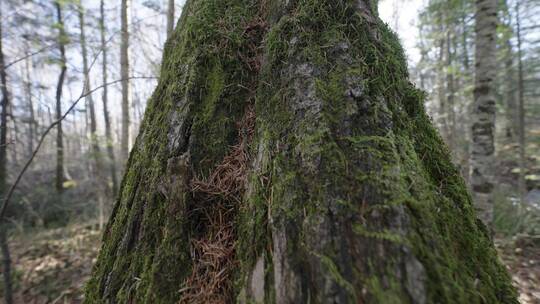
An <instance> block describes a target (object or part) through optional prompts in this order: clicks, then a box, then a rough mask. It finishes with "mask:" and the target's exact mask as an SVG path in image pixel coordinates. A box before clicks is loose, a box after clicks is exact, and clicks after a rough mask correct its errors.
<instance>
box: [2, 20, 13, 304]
mask: <svg viewBox="0 0 540 304" xmlns="http://www.w3.org/2000/svg"><path fill="white" fill-rule="evenodd" d="M1 18H2V12H1V9H0V19H1ZM3 37H4V36H3V32H2V24H1V22H0V85H1V91H2V103H1V108H0V111H2V113H1V114H0V198H2V200H3V198H4V196H5V195H6V193H7V145H8V143H7V131H8V126H7V122H8V115H7V114H8V106H9V104H10V100H9V99H10V95H9V91H8V86H7V73H6V69H5V60H4V48H3ZM3 222H4V219H0V250H1V251H2V276H3V279H4V285H3V294H4V301H5V303H6V304H12V303H13V292H12V286H11V285H12V281H11V257H10V254H9V247H8V242H7V231H6V230H7V225H5V224H4V223H3Z"/></svg>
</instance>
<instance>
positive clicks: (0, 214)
mask: <svg viewBox="0 0 540 304" xmlns="http://www.w3.org/2000/svg"><path fill="white" fill-rule="evenodd" d="M156 78H157V77H153V76H135V77H129V78H128V79H156ZM123 80H124V79H117V80H115V81H111V82H108V83H106V84H102V85H100V86H98V87H96V88H94V89H92V90H88V91H83V93H81V95H80V96H79V97H78V98H77V99H76V100H75V101H74V102H73V103H72V104H71V106H70V107H69V108H68V109H67V111H66V112H65V113H64V114H63V115H62V117H60V119H58V120H56V121H54V122H53V123H52V124H50V125H49V126H48V127H47V129H45V132H43V134H42V135H41V138H40V139H39V142H38V144H37V146H36V148H35V149H34V151H33V152H32V155H31V156H30V158H29V159H28V160H27V161H26V163H25V164H24V167H23V168H22V169H21V171H20V172H19V174H18V175H17V178H16V179H15V182H14V183H13V184H12V185H11V187H10V188H9V191H8V193H7V196H6V197H5V199H4V201H3V203H2V209H1V211H0V223H1V222H2V221H3V219H4V215H5V213H6V209H7V206H8V204H9V202H10V200H11V197H12V196H13V193H14V192H15V189H16V188H17V185H18V184H19V182H20V181H21V179H22V177H23V175H24V173H25V172H26V170H28V167H30V165H31V164H32V161H33V160H34V158H35V157H36V155H37V154H38V152H39V149H40V148H41V145H42V144H43V142H44V141H45V137H47V135H48V134H49V132H50V131H51V130H52V129H53V128H54V127H55V126H56V125H58V124H59V123H60V122H61V121H63V120H64V119H65V118H66V117H67V116H68V115H69V113H71V111H73V109H74V108H75V107H76V106H77V104H78V103H79V101H81V100H82V99H84V98H85V97H87V96H89V95H91V94H93V93H94V92H96V91H98V90H101V89H102V88H104V87H105V86H109V85H113V84H115V83H119V82H121V81H123Z"/></svg>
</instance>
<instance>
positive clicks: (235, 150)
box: [180, 106, 255, 304]
mask: <svg viewBox="0 0 540 304" xmlns="http://www.w3.org/2000/svg"><path fill="white" fill-rule="evenodd" d="M254 130H255V112H254V110H253V107H252V106H248V107H247V109H246V111H245V114H244V117H243V118H242V120H241V121H240V123H238V138H239V142H238V144H236V145H234V146H233V147H232V148H231V152H230V153H229V154H228V155H227V156H225V157H224V158H223V161H222V162H221V163H220V164H219V165H218V166H217V167H216V168H215V169H214V171H213V172H212V173H211V174H210V176H209V177H208V178H207V179H204V180H203V179H198V178H194V179H193V180H192V182H191V190H192V193H193V195H194V197H195V198H196V201H197V202H198V203H199V204H198V205H199V206H197V209H196V210H194V212H196V213H197V214H198V215H199V216H200V219H201V220H200V222H201V223H203V226H204V227H203V231H204V232H203V233H202V236H200V237H198V238H195V239H194V240H193V241H192V244H191V258H192V261H194V264H193V268H192V271H191V274H190V276H189V277H188V279H187V280H186V282H185V284H184V286H185V287H183V288H182V289H181V290H180V293H181V298H180V303H212V304H214V303H215V304H221V303H230V302H231V300H232V294H233V290H232V274H233V271H234V268H235V266H236V262H235V258H234V257H235V247H236V246H235V245H236V231H235V227H234V218H235V216H236V205H237V203H238V202H239V201H240V200H241V199H242V196H243V194H244V191H245V186H246V179H247V170H248V163H249V154H248V145H249V143H250V142H251V140H252V138H253V133H254Z"/></svg>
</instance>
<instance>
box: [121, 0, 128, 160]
mask: <svg viewBox="0 0 540 304" xmlns="http://www.w3.org/2000/svg"><path fill="white" fill-rule="evenodd" d="M120 19H121V42H120V77H121V78H122V82H121V85H122V136H121V139H120V155H121V159H122V162H125V161H126V160H127V158H128V153H129V124H130V120H129V57H128V56H129V53H128V48H129V29H128V0H122V1H121V5H120Z"/></svg>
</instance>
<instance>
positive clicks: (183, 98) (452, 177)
mask: <svg viewBox="0 0 540 304" xmlns="http://www.w3.org/2000/svg"><path fill="white" fill-rule="evenodd" d="M248 2H249V4H250V5H246V1H222V0H188V1H187V3H186V5H185V7H184V10H183V12H182V16H181V18H180V21H179V23H178V26H177V28H176V30H175V31H176V32H175V34H173V35H172V36H171V38H170V39H169V43H167V45H166V49H165V51H164V59H163V63H162V65H161V66H162V67H163V69H162V71H161V75H160V79H159V83H158V85H157V88H156V90H155V91H154V94H153V95H152V98H151V99H150V101H149V103H148V107H147V110H146V113H145V117H144V120H143V123H142V124H141V128H140V133H139V136H138V137H137V140H136V142H135V145H134V147H133V151H132V152H131V155H130V158H129V161H128V164H127V166H126V172H125V176H124V180H123V182H122V189H121V190H120V192H119V193H120V194H119V198H118V200H117V203H116V205H115V208H114V210H113V213H112V216H111V219H110V221H109V223H108V225H107V227H106V229H105V231H104V236H103V246H102V248H101V252H100V254H99V258H98V260H97V262H96V264H95V267H94V270H93V274H92V278H91V280H90V281H89V282H88V284H87V288H86V296H85V301H86V302H87V303H279V304H288V303H405V304H407V303H410V304H412V303H415V304H426V303H441V304H446V303H503V304H515V303H517V301H516V295H515V292H514V290H513V287H512V285H511V279H510V277H509V275H508V274H507V273H506V270H505V268H504V267H503V266H502V265H501V264H500V263H499V261H498V258H497V255H496V251H495V249H494V246H493V244H492V242H491V240H490V236H489V233H488V231H487V230H486V229H485V226H484V225H483V224H481V223H480V221H478V220H477V219H476V218H475V213H474V209H473V203H472V201H471V197H470V196H469V194H468V192H467V189H466V187H465V184H464V182H463V179H462V178H461V176H460V174H459V172H458V170H457V169H456V168H455V166H454V165H453V164H452V162H451V159H450V155H449V153H448V149H447V148H446V146H445V145H444V143H443V141H442V140H441V138H440V136H439V135H438V133H437V132H436V131H435V129H434V128H433V126H432V125H431V122H430V119H429V117H428V116H427V114H426V113H425V109H424V107H423V104H424V101H425V100H424V94H423V93H422V92H421V91H419V90H417V89H416V88H414V87H413V85H412V84H411V83H410V82H409V81H408V78H407V75H408V72H407V65H406V60H405V55H404V54H403V53H402V52H401V51H400V50H401V48H400V46H399V43H398V39H397V37H395V35H394V34H393V33H392V31H391V30H389V29H388V28H387V27H386V26H385V25H384V24H383V23H382V21H380V20H379V19H378V18H377V14H376V11H375V9H374V6H373V4H374V3H373V1H371V0H356V1H349V0H316V1H314V0H310V1H285V0H253V1H248ZM224 28H225V29H227V30H226V31H223V30H221V29H224ZM193 29H197V30H196V31H194V30H193ZM230 37H236V38H235V39H230ZM134 278H136V279H134ZM471 291H473V292H471Z"/></svg>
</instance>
